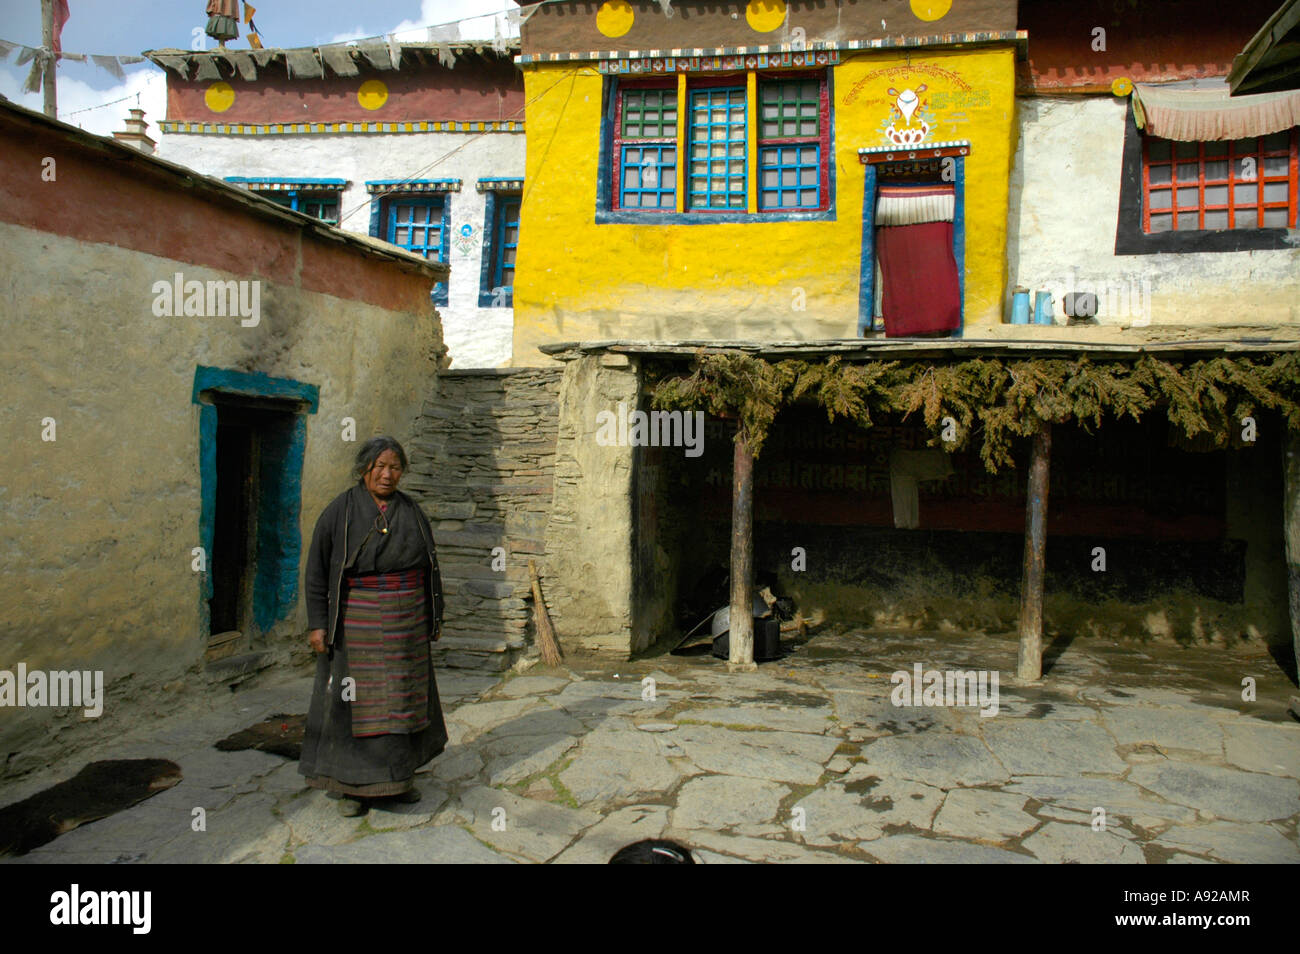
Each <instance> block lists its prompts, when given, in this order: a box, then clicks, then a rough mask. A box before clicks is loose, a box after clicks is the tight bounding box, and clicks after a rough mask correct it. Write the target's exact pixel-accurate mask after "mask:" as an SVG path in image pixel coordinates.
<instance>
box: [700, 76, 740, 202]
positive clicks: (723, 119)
mask: <svg viewBox="0 0 1300 954" xmlns="http://www.w3.org/2000/svg"><path fill="white" fill-rule="evenodd" d="M690 136H691V160H690V166H689V167H688V169H687V176H688V177H689V180H690V189H689V195H690V205H689V208H692V209H737V210H740V211H744V209H745V207H746V191H745V89H744V87H733V88H729V89H728V88H724V89H705V90H699V91H697V92H693V93H691V126H690Z"/></svg>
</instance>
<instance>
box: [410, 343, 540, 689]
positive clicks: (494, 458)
mask: <svg viewBox="0 0 1300 954" xmlns="http://www.w3.org/2000/svg"><path fill="white" fill-rule="evenodd" d="M560 372H561V369H560V368H559V367H558V366H557V367H555V368H548V369H536V370H532V369H499V370H467V371H446V372H444V373H443V375H441V376H439V378H438V380H437V383H436V385H435V387H434V391H433V393H432V394H431V395H430V397H429V400H428V402H427V403H426V405H425V408H424V412H423V414H422V415H421V416H420V418H419V419H418V420H417V422H416V425H415V429H414V431H415V437H414V438H413V439H412V441H411V443H410V446H409V447H408V451H409V454H410V457H411V471H410V473H409V474H408V476H407V478H406V480H405V481H404V483H403V489H405V490H406V491H407V492H408V493H410V494H411V495H412V496H414V497H415V498H416V499H417V500H419V501H420V503H421V504H422V505H423V506H424V508H425V512H426V513H427V514H428V515H429V519H430V520H431V521H432V523H433V529H434V535H435V538H436V541H437V545H438V562H439V564H440V566H441V569H442V582H443V588H444V591H445V593H446V597H447V608H446V616H445V619H444V626H443V638H442V640H441V642H440V643H439V649H440V652H441V654H442V657H443V658H442V660H441V662H442V664H443V665H448V666H458V667H466V668H481V669H493V670H499V669H505V668H506V667H508V666H509V665H510V664H511V663H512V662H513V661H514V659H515V658H516V657H517V656H518V655H520V654H521V653H523V652H524V651H525V650H526V648H527V647H528V646H530V645H531V644H532V643H533V636H534V630H533V614H532V593H531V587H530V582H529V573H528V561H529V559H530V558H532V559H534V560H536V561H537V562H538V564H539V567H538V568H539V572H540V573H541V576H542V585H543V590H544V591H545V592H546V594H547V601H548V603H550V602H551V601H550V599H549V595H550V588H549V586H548V583H549V579H548V575H547V572H546V566H545V560H544V553H545V543H544V541H545V537H546V526H547V522H548V520H549V519H550V516H551V501H552V488H553V478H554V471H555V443H556V431H557V428H558V423H559V405H558V400H557V394H558V391H559V383H560ZM496 547H501V548H503V549H502V551H497V553H496V554H494V553H493V550H494V548H496Z"/></svg>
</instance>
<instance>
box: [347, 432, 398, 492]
mask: <svg viewBox="0 0 1300 954" xmlns="http://www.w3.org/2000/svg"><path fill="white" fill-rule="evenodd" d="M384 451H392V452H393V453H394V454H396V455H397V459H398V460H399V461H401V462H402V470H406V467H407V461H406V451H404V450H402V445H401V444H399V443H397V441H396V439H394V438H392V437H389V436H387V435H383V436H380V437H372V438H370V440H368V441H366V442H365V443H364V444H362V445H361V449H360V450H358V451H357V459H356V462H355V463H354V464H353V466H352V478H353V479H354V480H358V481H359V480H361V478H362V477H364V476H365V475H366V474H367V473H368V472H369V471H370V468H371V467H374V466H375V461H377V460H378V459H379V457H380V455H381V454H383V453H384Z"/></svg>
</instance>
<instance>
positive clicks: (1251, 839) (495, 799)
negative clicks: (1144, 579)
mask: <svg viewBox="0 0 1300 954" xmlns="http://www.w3.org/2000/svg"><path fill="white" fill-rule="evenodd" d="M1015 655H1016V643H1015V641H1014V639H1012V638H996V637H976V636H969V635H966V634H953V633H915V632H905V633H882V632H874V631H873V632H869V633H868V632H864V631H862V630H852V629H847V628H840V629H829V630H827V631H823V632H821V633H818V634H817V635H815V636H813V637H812V638H811V639H809V640H808V641H806V642H804V643H802V644H799V645H796V646H795V648H794V651H793V652H792V653H791V654H790V655H788V656H787V657H786V658H785V659H783V660H780V661H777V662H772V663H765V664H763V665H761V666H760V668H759V670H758V671H757V672H754V673H728V672H727V671H726V666H725V663H723V662H721V661H719V660H716V659H713V658H712V657H710V656H707V655H700V656H670V655H661V656H656V657H653V658H647V659H644V660H640V661H633V662H628V661H613V660H608V659H601V658H599V657H580V656H574V657H571V658H570V659H568V660H567V664H568V665H567V666H566V667H562V668H556V669H546V668H543V667H540V666H534V667H533V668H531V669H529V670H528V671H526V672H524V673H522V674H520V673H508V674H506V675H505V676H504V678H496V677H492V676H487V675H482V674H473V673H468V672H465V671H461V670H442V671H440V672H439V686H440V690H441V692H442V697H443V703H444V710H445V713H446V717H447V725H448V730H449V733H450V736H451V739H450V742H449V744H448V747H447V750H446V752H445V753H444V754H443V755H442V756H440V757H439V758H437V759H435V760H434V761H433V762H432V763H430V765H429V766H427V767H426V769H425V770H424V771H423V772H421V773H420V775H419V776H418V781H419V785H420V788H421V790H422V791H423V793H424V798H423V800H422V801H421V802H419V803H417V804H413V805H403V804H392V803H388V804H385V803H378V804H376V805H375V806H374V807H372V808H371V809H370V811H369V812H368V813H367V814H365V815H363V816H361V817H359V818H344V817H342V816H341V815H340V814H339V813H338V812H337V810H336V806H335V803H334V802H333V801H331V800H329V799H328V798H326V797H325V796H324V795H323V794H322V793H319V792H316V791H312V790H310V789H307V788H306V787H305V786H304V784H303V781H302V777H301V776H300V775H299V774H298V771H297V768H298V766H297V763H296V762H294V761H290V760H288V759H285V758H283V757H281V756H278V755H270V754H267V753H264V752H260V751H241V752H221V751H218V750H217V749H215V748H213V743H214V742H216V741H217V740H218V739H221V738H223V737H224V736H226V735H228V734H230V733H232V732H234V731H237V730H239V729H242V728H244V727H246V726H249V725H251V724H253V723H255V722H258V721H261V720H263V719H265V718H267V717H268V716H270V715H271V714H273V713H277V712H285V713H295V712H305V711H306V708H307V703H308V699H309V695H310V685H311V680H310V678H309V677H308V676H307V675H305V672H306V671H305V670H297V671H294V672H293V673H291V674H284V675H281V676H279V677H274V676H272V675H271V674H267V675H265V676H263V677H262V681H261V682H259V683H256V684H255V685H253V687H251V688H245V689H242V690H241V691H238V692H235V693H230V692H228V691H225V690H217V691H213V692H212V693H210V694H208V695H206V696H204V697H203V708H201V709H196V708H195V707H194V706H190V707H189V708H188V709H186V711H184V712H181V713H177V714H174V715H172V716H170V717H169V718H166V719H162V720H160V721H157V722H153V723H149V724H146V725H143V726H141V727H139V728H138V729H136V730H135V731H134V732H132V733H130V734H129V735H125V736H123V737H121V738H119V739H117V740H115V741H114V742H113V743H112V744H111V745H107V746H103V747H99V748H96V749H94V750H93V752H91V753H82V754H81V756H79V757H78V758H77V759H75V760H69V761H68V762H67V763H66V764H60V765H55V766H52V767H51V768H50V769H49V770H48V771H47V772H43V773H39V774H38V775H35V776H32V777H29V778H27V779H25V780H24V781H23V782H22V784H19V785H12V786H9V791H8V792H7V793H6V794H5V796H4V798H3V800H4V801H5V802H6V803H10V802H13V801H17V800H19V799H21V798H24V797H26V796H28V795H31V794H33V793H34V792H37V791H39V790H41V789H42V788H45V787H47V786H49V785H51V784H54V783H55V782H57V781H60V780H62V779H65V778H68V777H71V776H72V775H73V774H75V772H76V771H77V770H78V769H79V768H80V767H81V766H82V765H83V764H85V762H86V761H90V760H91V759H110V758H168V759H172V760H173V761H175V762H177V763H179V765H180V766H181V769H182V771H183V773H184V779H183V781H182V782H181V783H180V784H178V785H176V786H175V787H174V788H172V789H170V790H168V791H165V792H162V793H161V794H159V795H156V796H154V797H153V798H150V799H147V800H146V801H144V802H143V803H141V804H139V805H136V806H135V807H133V808H131V809H129V810H126V811H123V812H119V813H118V814H116V815H113V816H111V817H109V818H107V819H103V820H101V821H98V822H94V823H91V824H88V825H85V826H83V827H81V828H79V829H76V830H75V831H72V832H70V833H68V834H65V835H63V836H61V837H59V838H56V839H55V840H54V841H52V842H50V843H49V844H47V845H45V846H43V847H41V848H39V849H37V850H35V851H33V852H31V853H30V854H28V855H25V856H23V857H21V858H17V859H11V860H10V861H11V863H42V862H45V863H49V862H55V863H131V862H147V863H153V862H260V863H281V862H284V863H288V862H296V863H300V864H301V863H322V862H324V863H346V862H461V863H465V862H470V863H477V862H491V863H498V862H499V863H512V862H554V863H569V862H578V863H584V862H586V863H605V862H607V861H608V860H609V857H610V856H611V855H612V854H613V853H614V852H615V851H616V850H617V849H618V848H620V847H622V846H623V845H625V844H627V843H629V842H632V841H637V840H639V839H642V838H658V837H666V838H672V839H674V840H677V841H680V842H682V843H683V844H685V845H687V846H688V847H690V848H691V849H692V851H693V852H694V853H695V855H696V857H697V860H700V861H703V862H705V863H745V862H779V863H789V862H798V863H851V862H894V863H897V862H902V863H911V862H931V863H972V862H973V863H1034V862H1047V863H1062V862H1085V863H1090V862H1103V863H1111V862H1118V863H1122V864H1140V863H1200V862H1209V863H1214V862H1229V863H1257V862H1283V863H1294V862H1300V846H1298V844H1297V823H1298V822H1300V781H1298V780H1300V724H1297V723H1296V721H1295V720H1294V719H1293V718H1292V717H1291V716H1290V715H1289V714H1288V713H1287V712H1286V708H1285V707H1286V701H1287V699H1288V697H1289V696H1290V695H1291V694H1293V692H1294V689H1293V687H1292V686H1291V684H1290V682H1289V680H1288V679H1287V678H1286V677H1285V676H1284V675H1283V673H1282V672H1281V671H1280V670H1279V668H1278V665H1277V663H1276V662H1274V660H1273V659H1272V658H1271V657H1270V656H1268V655H1267V654H1265V653H1263V652H1262V651H1259V650H1255V651H1254V652H1249V651H1233V650H1224V649H1217V648H1216V649H1208V648H1206V649H1200V648H1197V649H1185V648H1180V647H1177V646H1174V645H1172V644H1162V645H1149V646H1143V645H1139V644H1135V643H1115V642H1106V641H1100V640H1087V641H1083V640H1080V641H1075V642H1074V643H1072V644H1070V645H1068V646H1066V647H1065V648H1064V650H1063V651H1062V650H1058V649H1057V648H1056V647H1049V649H1048V653H1047V661H1048V666H1049V669H1048V671H1047V674H1046V677H1045V678H1044V680H1043V682H1042V683H1041V684H1040V685H1037V686H1015V685H1012V684H1011V674H1012V673H1013V672H1014V669H1015ZM916 663H920V664H922V666H923V667H924V669H926V670H932V669H933V670H947V669H960V670H980V669H996V670H999V671H1000V673H1001V684H1000V687H999V688H1000V694H999V700H998V703H999V705H998V712H997V714H996V715H993V716H990V717H982V716H981V715H980V710H979V709H978V708H972V707H900V706H896V705H894V704H893V702H892V701H891V690H892V688H893V687H892V685H891V680H890V675H891V673H893V672H894V671H896V670H903V671H907V672H909V673H910V672H911V671H912V668H913V666H914V665H915V664H916ZM647 677H649V678H650V679H651V680H653V685H651V684H650V683H646V682H644V681H643V680H645V679H646V678H647ZM1245 677H1252V678H1254V679H1255V680H1256V681H1257V687H1256V692H1257V699H1256V701H1253V702H1245V701H1242V679H1243V678H1245ZM274 679H278V681H272V680H274ZM196 807H202V808H203V809H204V810H205V812H206V831H194V830H192V826H191V820H192V818H193V817H194V809H195V808H196ZM1103 813H1104V814H1103Z"/></svg>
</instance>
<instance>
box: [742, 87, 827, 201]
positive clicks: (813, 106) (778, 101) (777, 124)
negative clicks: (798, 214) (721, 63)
mask: <svg viewBox="0 0 1300 954" xmlns="http://www.w3.org/2000/svg"><path fill="white" fill-rule="evenodd" d="M758 103H759V110H760V119H759V138H758V174H759V186H758V207H759V208H760V209H816V208H820V207H821V165H822V162H821V83H820V82H819V81H817V80H807V79H799V80H778V81H775V82H767V83H760V84H759V88H758Z"/></svg>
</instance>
